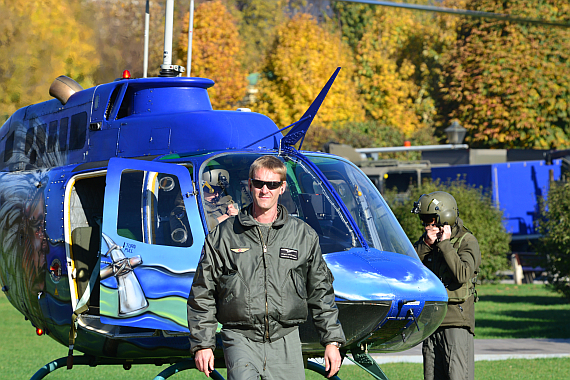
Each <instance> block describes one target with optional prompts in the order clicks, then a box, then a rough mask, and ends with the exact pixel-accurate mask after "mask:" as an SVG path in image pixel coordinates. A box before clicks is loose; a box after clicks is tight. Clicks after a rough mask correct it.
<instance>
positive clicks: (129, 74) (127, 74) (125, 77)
mask: <svg viewBox="0 0 570 380" xmlns="http://www.w3.org/2000/svg"><path fill="white" fill-rule="evenodd" d="M123 79H131V72H130V71H129V70H125V71H123Z"/></svg>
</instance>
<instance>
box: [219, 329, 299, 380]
mask: <svg viewBox="0 0 570 380" xmlns="http://www.w3.org/2000/svg"><path fill="white" fill-rule="evenodd" d="M221 333H222V342H223V344H224V358H225V360H226V367H227V369H228V380H258V379H259V378H261V379H263V380H297V379H301V380H304V379H305V367H304V363H303V354H302V352H301V339H300V338H299V330H298V329H295V330H294V331H292V332H291V333H289V334H287V335H285V336H284V337H283V338H281V339H278V340H276V341H275V342H254V341H252V340H251V339H248V338H246V337H245V336H243V335H242V334H240V333H239V332H236V331H231V330H225V329H222V331H221Z"/></svg>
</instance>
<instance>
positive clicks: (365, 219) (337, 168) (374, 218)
mask: <svg viewBox="0 0 570 380" xmlns="http://www.w3.org/2000/svg"><path fill="white" fill-rule="evenodd" d="M307 156H308V158H309V159H310V160H311V161H312V162H313V163H314V164H315V165H317V167H318V168H319V169H320V170H321V171H322V172H323V174H324V175H325V176H326V177H327V179H328V180H329V181H330V182H331V184H332V185H333V187H334V188H335V191H336V192H337V193H338V194H339V195H340V197H341V198H342V201H343V203H344V204H345V205H346V207H347V208H348V210H349V211H350V213H351V215H352V217H353V218H354V220H355V221H356V222H357V224H358V228H359V229H360V231H361V232H362V235H363V236H364V238H365V239H366V241H367V243H368V244H369V245H370V246H371V247H374V248H376V249H379V250H383V251H390V252H395V253H400V254H403V255H407V256H411V257H415V258H417V254H416V252H415V250H414V248H413V246H412V244H411V243H410V240H409V239H408V237H407V236H406V234H405V233H404V231H403V230H402V228H401V227H400V224H399V223H398V220H397V219H396V217H395V216H394V214H393V213H392V211H391V210H390V208H389V207H388V205H387V204H386V202H385V201H384V199H383V198H382V196H381V195H380V193H379V191H378V189H377V188H376V187H375V186H374V184H373V183H372V182H371V181H370V180H369V179H368V178H367V177H366V175H364V174H363V173H362V172H360V171H359V170H358V169H356V168H355V167H354V166H352V165H350V164H349V163H346V162H344V161H341V160H339V159H336V158H333V157H322V156H312V155H307Z"/></svg>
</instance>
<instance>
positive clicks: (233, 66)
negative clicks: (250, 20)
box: [178, 1, 247, 109]
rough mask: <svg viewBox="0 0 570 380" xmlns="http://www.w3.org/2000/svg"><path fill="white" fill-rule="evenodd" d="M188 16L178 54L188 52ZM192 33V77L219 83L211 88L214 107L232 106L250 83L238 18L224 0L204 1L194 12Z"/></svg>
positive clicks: (243, 94) (179, 41)
mask: <svg viewBox="0 0 570 380" xmlns="http://www.w3.org/2000/svg"><path fill="white" fill-rule="evenodd" d="M188 19H189V14H188V13H187V14H186V16H185V18H184V27H183V28H182V32H181V34H180V38H179V40H178V56H179V57H186V55H187V52H188ZM193 34H194V36H193V37H192V72H191V74H192V76H194V77H204V78H210V79H212V80H213V81H214V82H216V85H215V86H214V87H212V88H211V89H209V90H208V93H209V94H210V99H211V101H212V106H213V107H214V108H215V109H224V108H230V107H233V106H234V105H235V104H236V103H237V102H239V101H240V100H242V98H243V97H244V96H245V91H246V86H247V81H246V73H245V71H244V70H243V68H242V65H241V58H242V54H243V46H244V43H243V41H242V40H241V38H240V36H239V33H238V28H237V25H236V20H235V18H234V17H233V16H232V15H231V14H230V12H229V11H228V9H227V8H226V7H225V6H224V5H223V4H222V2H221V1H212V2H206V3H202V4H200V5H199V6H198V7H197V8H196V10H195V11H194V31H193ZM179 64H182V61H180V62H179Z"/></svg>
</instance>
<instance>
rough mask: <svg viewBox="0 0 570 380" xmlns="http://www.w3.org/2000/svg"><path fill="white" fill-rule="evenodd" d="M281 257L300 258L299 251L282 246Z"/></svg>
mask: <svg viewBox="0 0 570 380" xmlns="http://www.w3.org/2000/svg"><path fill="white" fill-rule="evenodd" d="M279 257H280V258H282V259H289V260H299V251H297V250H296V249H290V248H280V249H279Z"/></svg>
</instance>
